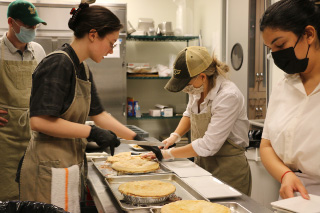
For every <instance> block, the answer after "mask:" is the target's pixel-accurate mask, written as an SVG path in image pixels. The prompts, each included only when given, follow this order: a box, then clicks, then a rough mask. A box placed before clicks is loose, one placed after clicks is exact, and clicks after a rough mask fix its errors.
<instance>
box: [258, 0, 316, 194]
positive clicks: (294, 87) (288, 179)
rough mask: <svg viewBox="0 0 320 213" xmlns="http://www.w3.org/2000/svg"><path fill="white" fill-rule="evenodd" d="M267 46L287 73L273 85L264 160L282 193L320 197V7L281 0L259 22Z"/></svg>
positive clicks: (304, 1)
mask: <svg viewBox="0 0 320 213" xmlns="http://www.w3.org/2000/svg"><path fill="white" fill-rule="evenodd" d="M260 30H261V32H262V36H263V40H264V43H265V45H266V46H267V47H268V48H270V49H271V50H272V57H273V60H274V63H275V64H276V65H277V66H278V67H279V68H280V69H282V70H283V71H284V72H285V73H286V74H285V76H284V77H283V79H281V80H280V81H279V82H278V84H277V85H276V86H275V87H274V88H273V90H272V94H271V98H270V101H269V105H268V111H267V116H266V120H265V124H264V129H263V134H262V138H263V139H262V141H261V145H260V153H261V160H262V163H263V164H264V166H265V167H266V169H267V170H268V171H269V173H270V174H271V175H272V176H273V177H274V178H275V179H276V180H278V181H279V182H280V183H281V188H280V196H281V197H282V198H283V199H285V198H290V197H293V196H296V195H297V193H300V194H301V196H302V197H303V198H305V199H309V195H308V193H310V194H316V195H320V154H319V150H320V140H319V126H320V119H319V114H320V107H319V106H318V105H319V104H320V84H319V83H320V60H319V59H320V44H319V38H320V37H319V36H320V35H319V33H320V31H319V30H320V10H319V6H318V5H317V3H316V2H315V1H311V0H282V1H279V2H276V3H275V4H273V5H271V6H270V7H269V8H268V9H267V10H266V12H265V13H264V15H263V17H262V18H261V21H260Z"/></svg>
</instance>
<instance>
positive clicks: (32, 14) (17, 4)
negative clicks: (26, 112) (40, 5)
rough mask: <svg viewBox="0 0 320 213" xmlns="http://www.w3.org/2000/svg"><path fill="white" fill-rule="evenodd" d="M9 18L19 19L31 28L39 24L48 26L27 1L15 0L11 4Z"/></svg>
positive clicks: (8, 12)
mask: <svg viewBox="0 0 320 213" xmlns="http://www.w3.org/2000/svg"><path fill="white" fill-rule="evenodd" d="M9 17H11V18H13V19H19V20H20V21H22V22H23V23H24V24H26V25H29V26H34V25H37V24H39V23H42V24H44V25H47V23H46V22H45V21H43V20H42V19H41V18H39V16H38V12H37V9H36V7H35V6H34V5H33V4H32V3H30V2H28V1H25V0H15V1H13V2H11V3H10V4H9V6H8V11H7V18H9Z"/></svg>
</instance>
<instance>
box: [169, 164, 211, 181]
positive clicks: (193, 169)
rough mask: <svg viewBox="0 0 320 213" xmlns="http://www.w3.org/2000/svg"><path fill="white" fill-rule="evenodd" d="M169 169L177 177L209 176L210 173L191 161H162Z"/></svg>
mask: <svg viewBox="0 0 320 213" xmlns="http://www.w3.org/2000/svg"><path fill="white" fill-rule="evenodd" d="M163 164H164V165H165V166H166V167H168V168H169V169H170V170H171V171H173V172H174V173H176V174H177V175H178V176H179V177H194V176H211V173H210V172H208V171H206V170H204V169H203V168H201V167H200V166H198V165H197V164H195V163H193V162H192V161H189V160H188V161H168V162H163Z"/></svg>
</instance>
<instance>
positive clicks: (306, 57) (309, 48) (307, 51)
mask: <svg viewBox="0 0 320 213" xmlns="http://www.w3.org/2000/svg"><path fill="white" fill-rule="evenodd" d="M309 49H310V44H309V46H308V51H307V55H306V58H307V56H308V53H309Z"/></svg>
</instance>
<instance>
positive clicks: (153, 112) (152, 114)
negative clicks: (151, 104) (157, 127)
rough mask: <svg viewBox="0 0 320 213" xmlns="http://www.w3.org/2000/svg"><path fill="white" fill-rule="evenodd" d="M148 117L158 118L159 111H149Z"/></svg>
mask: <svg viewBox="0 0 320 213" xmlns="http://www.w3.org/2000/svg"><path fill="white" fill-rule="evenodd" d="M149 115H150V116H152V117H160V116H161V111H160V109H149Z"/></svg>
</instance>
